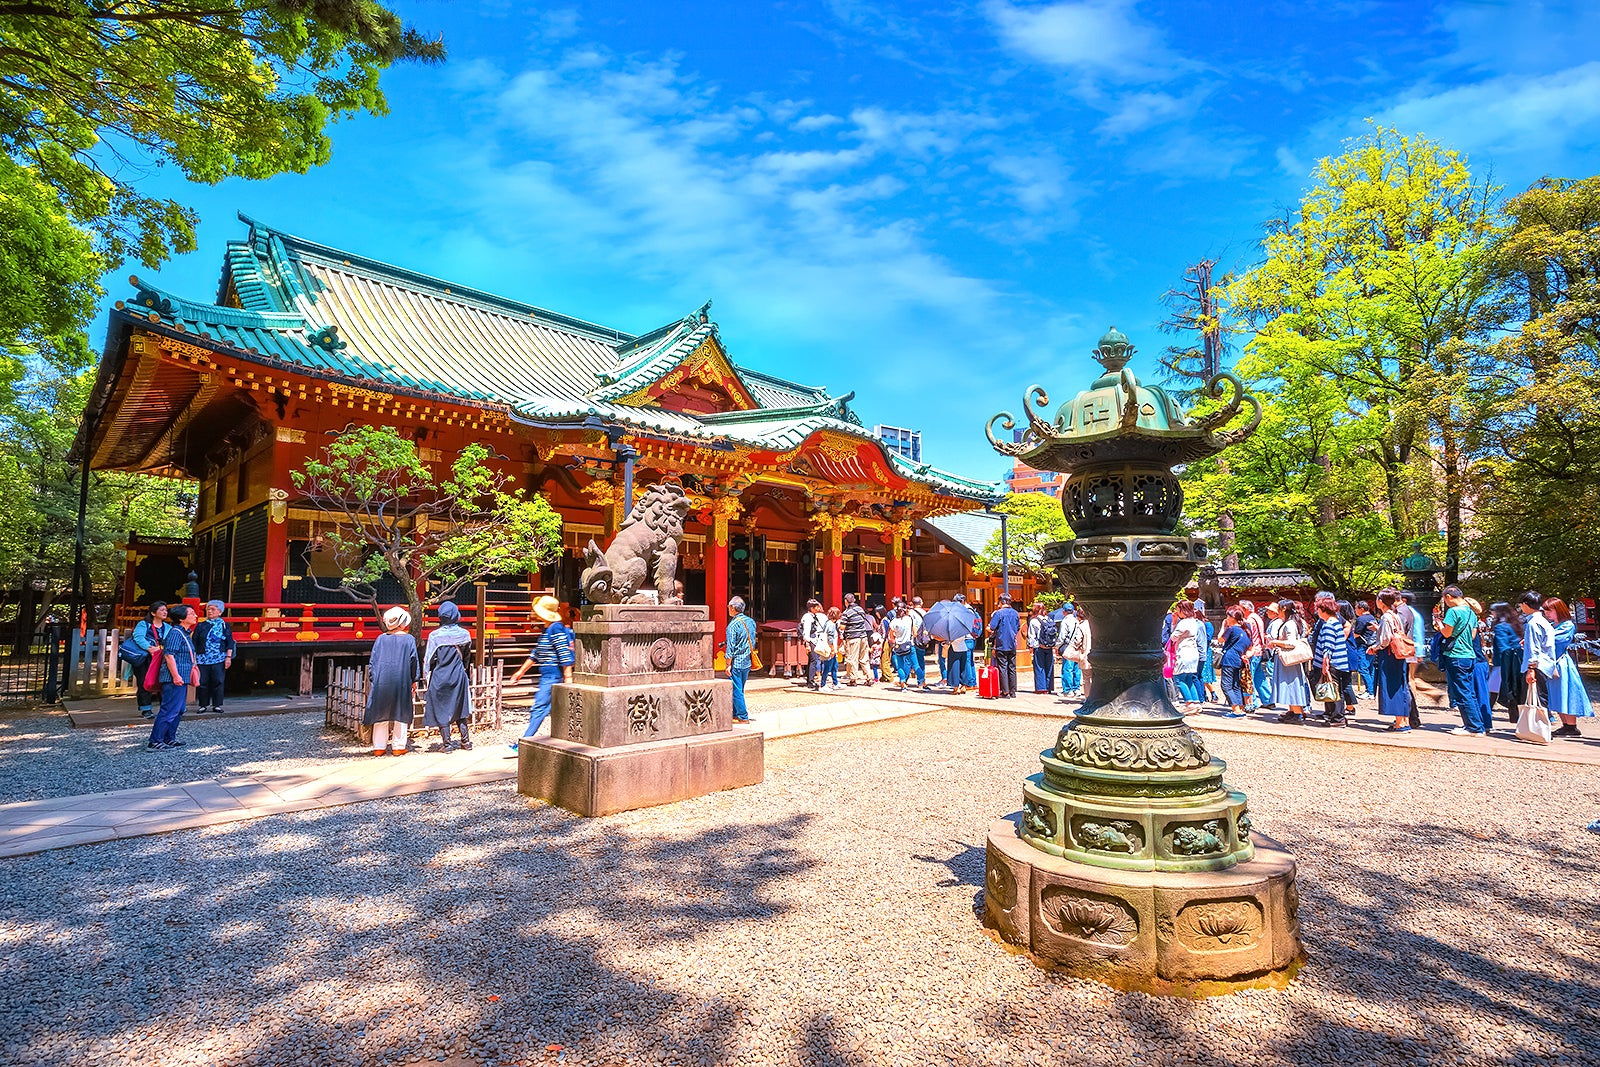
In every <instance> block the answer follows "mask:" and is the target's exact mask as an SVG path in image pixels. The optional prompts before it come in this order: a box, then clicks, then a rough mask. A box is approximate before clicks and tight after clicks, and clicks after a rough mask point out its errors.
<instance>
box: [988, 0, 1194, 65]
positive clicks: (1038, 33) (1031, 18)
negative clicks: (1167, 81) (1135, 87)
mask: <svg viewBox="0 0 1600 1067" xmlns="http://www.w3.org/2000/svg"><path fill="white" fill-rule="evenodd" d="M987 12H988V15H989V19H990V21H991V22H992V23H993V25H994V28H995V30H996V32H997V33H998V34H999V36H1000V40H1001V41H1002V42H1003V43H1004V44H1005V45H1006V47H1008V48H1009V49H1011V50H1012V51H1013V52H1015V53H1016V54H1018V55H1021V56H1023V57H1025V58H1028V59H1031V60H1035V61H1037V62H1041V63H1047V64H1050V65H1051V66H1057V67H1063V68H1067V69H1069V70H1072V71H1076V72H1078V73H1081V74H1084V75H1087V76H1091V77H1097V78H1110V79H1113V80H1118V81H1149V80H1163V79H1164V78H1165V77H1166V76H1168V72H1166V71H1164V70H1163V67H1164V65H1165V64H1169V63H1170V62H1171V56H1170V55H1169V53H1168V51H1167V48H1166V46H1165V45H1163V44H1162V42H1161V39H1160V37H1159V35H1158V34H1157V33H1156V32H1155V30H1154V29H1153V28H1151V27H1150V26H1149V25H1148V24H1146V23H1144V22H1142V21H1140V19H1139V17H1138V14H1137V12H1135V11H1134V9H1133V4H1132V3H1131V2H1130V0H1083V2H1077V3H1056V4H1044V5H1040V6H1022V5H1018V4H1014V3H1011V2H1010V0H991V2H990V3H989V5H988V7H987Z"/></svg>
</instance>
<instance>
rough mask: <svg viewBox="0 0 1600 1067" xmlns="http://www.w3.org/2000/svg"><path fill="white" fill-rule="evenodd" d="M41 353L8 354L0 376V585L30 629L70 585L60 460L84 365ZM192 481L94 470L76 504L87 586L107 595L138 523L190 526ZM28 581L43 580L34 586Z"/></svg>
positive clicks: (69, 480)
mask: <svg viewBox="0 0 1600 1067" xmlns="http://www.w3.org/2000/svg"><path fill="white" fill-rule="evenodd" d="M85 358H86V357H85V356H84V355H83V354H82V353H78V354H77V355H75V356H73V357H72V358H70V359H69V360H68V364H69V365H68V367H66V368H62V367H59V366H57V365H56V364H54V363H51V362H47V361H41V362H38V363H37V364H36V365H34V366H32V367H29V368H24V367H23V365H22V364H21V363H20V362H18V361H15V360H11V361H9V363H8V364H7V366H8V367H9V375H10V377H9V385H8V388H6V389H5V390H4V394H3V396H0V495H3V498H4V499H5V501H6V521H5V522H4V523H0V589H4V590H14V591H15V592H16V597H17V599H16V601H15V603H14V605H6V606H5V607H4V609H3V611H4V614H5V615H7V616H12V617H14V618H15V619H16V621H17V623H18V629H19V631H30V632H31V631H32V630H34V629H37V627H38V625H39V623H40V621H41V620H42V618H43V616H44V614H45V612H46V611H48V610H49V609H50V608H51V606H52V605H54V604H56V603H58V602H59V601H60V600H61V599H62V598H64V597H65V596H66V594H67V592H68V590H70V589H71V587H72V563H73V548H74V536H73V535H74V533H75V531H76V528H77V521H78V471H77V469H76V468H75V467H73V466H69V465H68V463H67V455H68V453H69V452H70V451H71V448H72V442H73V438H74V437H75V435H76V434H77V432H78V427H79V425H80V423H81V422H82V412H83V405H84V401H85V400H86V399H87V397H88V394H89V389H90V387H91V385H92V384H93V377H94V376H93V372H92V371H86V370H76V371H75V370H73V369H72V367H73V366H74V365H81V364H82V363H83V362H84V361H85ZM193 499H194V498H193V487H192V486H191V485H190V484H188V483H186V482H181V481H178V480H175V479H170V478H152V477H149V476H147V475H135V474H125V473H122V472H120V471H103V472H98V473H96V474H94V475H93V476H91V477H90V479H89V498H88V504H87V509H86V511H85V524H84V534H85V542H86V551H85V559H84V563H85V567H86V569H87V571H88V580H89V589H90V591H91V596H92V595H93V594H94V593H96V592H98V594H99V595H101V596H103V597H107V598H109V596H110V595H111V593H112V592H113V590H114V589H115V588H116V584H117V581H118V579H120V578H121V577H122V574H123V570H124V557H123V553H122V550H121V549H120V548H119V547H118V545H119V543H120V542H123V541H125V540H126V538H127V536H128V534H129V533H130V532H133V531H137V532H138V533H140V534H143V535H145V536H148V537H185V536H187V535H188V533H189V522H190V511H191V509H192V506H193ZM35 584H38V585H40V586H42V588H40V589H35V588H34V586H35Z"/></svg>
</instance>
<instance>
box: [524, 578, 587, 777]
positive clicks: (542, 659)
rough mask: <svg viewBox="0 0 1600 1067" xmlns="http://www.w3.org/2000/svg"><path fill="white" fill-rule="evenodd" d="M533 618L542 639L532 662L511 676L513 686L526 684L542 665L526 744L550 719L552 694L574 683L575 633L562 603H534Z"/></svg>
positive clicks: (543, 600)
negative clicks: (565, 618) (532, 669)
mask: <svg viewBox="0 0 1600 1067" xmlns="http://www.w3.org/2000/svg"><path fill="white" fill-rule="evenodd" d="M533 617H534V619H535V621H536V623H542V624H543V625H544V629H543V630H541V631H540V632H539V637H538V639H537V640H536V641H534V643H533V651H531V652H529V653H528V660H527V662H526V663H524V664H523V665H522V666H520V667H518V668H517V673H515V674H513V675H512V676H511V683H512V684H513V685H515V684H516V683H517V682H520V681H522V676H523V675H524V674H527V673H528V668H529V667H532V666H534V665H535V664H538V666H539V689H538V692H537V693H535V695H534V698H533V710H532V712H531V713H530V714H529V716H528V729H527V730H526V731H524V732H523V735H522V740H524V741H526V740H528V739H529V738H531V737H533V735H534V734H536V733H538V732H539V727H541V726H543V725H544V721H545V719H547V718H549V717H550V694H551V690H552V689H553V688H554V686H555V684H556V683H557V682H565V683H566V684H568V685H571V684H572V636H573V635H572V631H571V630H569V629H567V628H566V627H565V626H563V625H562V624H561V602H560V601H559V600H557V599H556V598H555V597H553V596H542V597H540V598H539V599H538V600H535V601H534V602H533ZM517 744H518V743H517V742H516V741H513V742H511V750H512V751H513V752H514V751H516V749H517Z"/></svg>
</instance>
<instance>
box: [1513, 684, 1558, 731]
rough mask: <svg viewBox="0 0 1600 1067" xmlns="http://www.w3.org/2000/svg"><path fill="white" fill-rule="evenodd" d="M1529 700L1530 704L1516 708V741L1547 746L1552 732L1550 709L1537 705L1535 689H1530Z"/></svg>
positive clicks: (1537, 695)
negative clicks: (1530, 700)
mask: <svg viewBox="0 0 1600 1067" xmlns="http://www.w3.org/2000/svg"><path fill="white" fill-rule="evenodd" d="M1529 698H1530V699H1532V701H1533V703H1532V704H1522V705H1519V706H1518V708H1517V740H1518V741H1527V742H1529V743H1530V744H1535V745H1548V744H1549V743H1550V735H1551V733H1552V732H1553V731H1552V726H1553V724H1552V723H1551V721H1550V719H1551V716H1550V709H1549V708H1547V707H1545V706H1544V705H1543V704H1541V703H1539V690H1538V688H1537V687H1533V688H1531V690H1530V692H1529Z"/></svg>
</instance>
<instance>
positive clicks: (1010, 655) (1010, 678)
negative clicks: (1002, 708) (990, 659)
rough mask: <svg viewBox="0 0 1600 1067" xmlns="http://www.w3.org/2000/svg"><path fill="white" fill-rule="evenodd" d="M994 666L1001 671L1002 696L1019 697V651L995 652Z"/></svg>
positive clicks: (998, 650) (996, 650) (997, 650)
mask: <svg viewBox="0 0 1600 1067" xmlns="http://www.w3.org/2000/svg"><path fill="white" fill-rule="evenodd" d="M994 665H995V666H996V667H998V668H999V670H1000V695H1001V696H1003V697H1014V696H1016V695H1017V650H1016V649H1014V648H1013V649H1012V650H1011V651H1009V652H1002V651H1001V650H1000V649H998V648H997V649H995V650H994Z"/></svg>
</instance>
